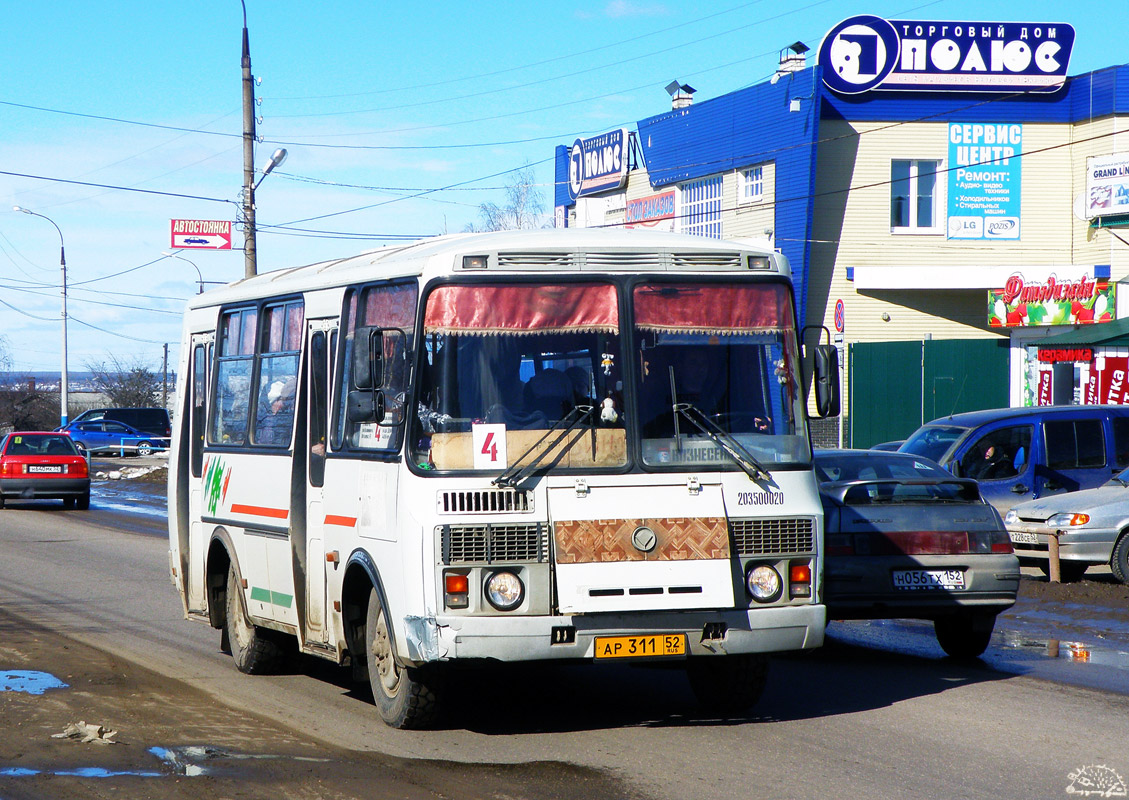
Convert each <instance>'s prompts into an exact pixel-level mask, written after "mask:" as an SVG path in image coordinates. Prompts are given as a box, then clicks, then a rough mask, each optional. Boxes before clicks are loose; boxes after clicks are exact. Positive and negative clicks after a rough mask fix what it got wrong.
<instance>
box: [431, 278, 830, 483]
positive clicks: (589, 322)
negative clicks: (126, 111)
mask: <svg viewBox="0 0 1129 800" xmlns="http://www.w3.org/2000/svg"><path fill="white" fill-rule="evenodd" d="M631 291H632V295H631V296H632V298H633V303H632V315H633V319H634V323H633V325H632V326H631V327H630V329H628V330H624V329H623V326H622V325H621V321H620V319H619V308H620V305H619V293H618V292H617V288H616V286H615V285H613V284H611V283H570V284H551V285H544V284H533V283H525V284H474V285H448V286H441V287H438V288H437V289H435V290H433V291H432V292H431V293H430V295H429V296H428V300H427V304H426V308H425V310H424V342H423V353H422V356H423V363H422V364H421V373H420V389H419V406H418V414H417V416H416V419H415V421H414V424H415V430H414V432H413V434H412V437H411V441H412V442H413V444H414V450H413V452H412V454H411V456H412V459H413V463H415V464H417V465H418V466H420V467H422V468H423V469H425V470H426V469H437V470H467V469H474V470H495V471H501V470H504V469H505V468H507V467H510V466H513V465H514V464H515V463H519V462H520V463H528V462H529V461H530V460H531V459H534V458H536V457H537V456H538V455H540V456H541V460H542V462H544V463H545V464H546V465H547V466H551V467H552V468H554V469H568V468H574V469H575V468H622V467H623V466H624V465H626V464H627V460H628V437H629V436H630V437H633V438H637V439H638V441H639V443H640V445H641V454H642V462H643V466H644V467H646V468H649V469H650V468H654V469H671V468H685V467H687V466H693V467H695V468H701V467H709V468H711V469H722V470H727V471H728V470H735V469H739V468H740V465H739V463H738V462H737V461H736V460H735V459H734V457H733V455H732V454H733V452H734V450H736V451H737V452H740V451H741V450H744V451H745V453H746V454H747V455H749V456H751V457H752V459H753V460H754V461H757V462H761V463H764V464H766V465H768V464H782V463H797V462H799V463H804V464H807V463H810V452H811V450H810V445H809V444H808V440H807V427H806V425H804V424H803V419H804V417H803V407H802V398H801V393H800V391H799V377H798V373H797V365H798V359H797V354H796V352H795V344H794V343H795V341H796V338H795V326H794V323H793V319H792V310H791V297H790V295H789V293H788V290H787V287H786V286H784V285H783V284H778V283H755V284H754V283H740V284H736V283H718V282H701V283H685V282H683V283H675V282H665V281H664V282H658V281H656V282H647V283H640V284H636V285H635V286H634V287H633V288H632V290H631ZM629 376H630V377H632V378H633V380H634V386H635V391H634V393H632V392H630V391H629V390H628V388H627V386H626V384H627V383H628V382H629V381H628V379H629ZM633 398H634V399H633ZM588 409H590V411H589V410H588ZM578 421H579V422H578ZM554 427H556V428H557V431H555V432H554V434H552V435H549V436H548V437H546V432H547V431H549V430H550V429H553V428H554ZM561 430H567V433H565V434H564V439H563V440H561V441H556V438H557V436H558V435H559V434H558V432H559V431H561ZM734 444H735V445H736V447H734V446H733V445H734ZM539 448H541V449H539ZM542 450H544V452H542Z"/></svg>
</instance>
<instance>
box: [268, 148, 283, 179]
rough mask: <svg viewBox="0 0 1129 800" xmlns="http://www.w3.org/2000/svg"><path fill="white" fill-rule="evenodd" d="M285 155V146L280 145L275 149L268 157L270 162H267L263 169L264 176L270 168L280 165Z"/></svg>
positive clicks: (269, 171)
mask: <svg viewBox="0 0 1129 800" xmlns="http://www.w3.org/2000/svg"><path fill="white" fill-rule="evenodd" d="M286 156H287V152H286V148H284V147H280V148H278V149H277V150H275V151H274V154H273V155H272V156H271V157H270V163H269V164H267V165H266V167H265V168H264V169H263V176H264V177H266V176H267V175H270V173H271V170H273V169H274V168H275V167H277V166H280V165H281V164H282V162H283V161H285V160H286Z"/></svg>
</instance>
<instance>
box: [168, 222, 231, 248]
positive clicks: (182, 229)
mask: <svg viewBox="0 0 1129 800" xmlns="http://www.w3.org/2000/svg"><path fill="white" fill-rule="evenodd" d="M169 229H170V230H169V235H170V237H171V245H172V246H173V247H176V248H181V249H197V250H230V249H231V221H230V220H222V219H174V220H170V225H169Z"/></svg>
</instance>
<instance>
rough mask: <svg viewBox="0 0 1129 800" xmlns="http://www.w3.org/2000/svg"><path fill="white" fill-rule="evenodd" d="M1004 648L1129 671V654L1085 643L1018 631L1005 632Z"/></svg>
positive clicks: (1041, 656) (1074, 662)
mask: <svg viewBox="0 0 1129 800" xmlns="http://www.w3.org/2000/svg"><path fill="white" fill-rule="evenodd" d="M1002 638H1003V642H1002V644H1003V647H1004V648H1007V649H1010V650H1013V651H1019V652H1025V653H1029V654H1032V655H1037V656H1039V657H1040V658H1045V659H1050V660H1054V661H1061V662H1065V663H1070V664H1095V665H1101V666H1105V667H1113V668H1114V669H1125V670H1129V652H1125V651H1124V650H1119V649H1117V648H1115V647H1106V646H1102V645H1095V644H1090V643H1085V642H1067V641H1062V640H1060V639H1040V638H1032V637H1030V636H1024V635H1023V634H1020V633H1018V632H1016V631H1004V632H1003V636H1002Z"/></svg>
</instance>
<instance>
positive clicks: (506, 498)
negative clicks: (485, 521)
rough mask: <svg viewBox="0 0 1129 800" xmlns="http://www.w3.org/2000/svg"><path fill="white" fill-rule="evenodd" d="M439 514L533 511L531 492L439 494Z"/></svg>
mask: <svg viewBox="0 0 1129 800" xmlns="http://www.w3.org/2000/svg"><path fill="white" fill-rule="evenodd" d="M436 506H437V509H436V510H437V511H438V512H439V513H440V514H512V513H515V512H524V511H532V510H533V492H528V491H521V490H518V489H473V490H470V491H464V492H439V494H438V495H437V496H436Z"/></svg>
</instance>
